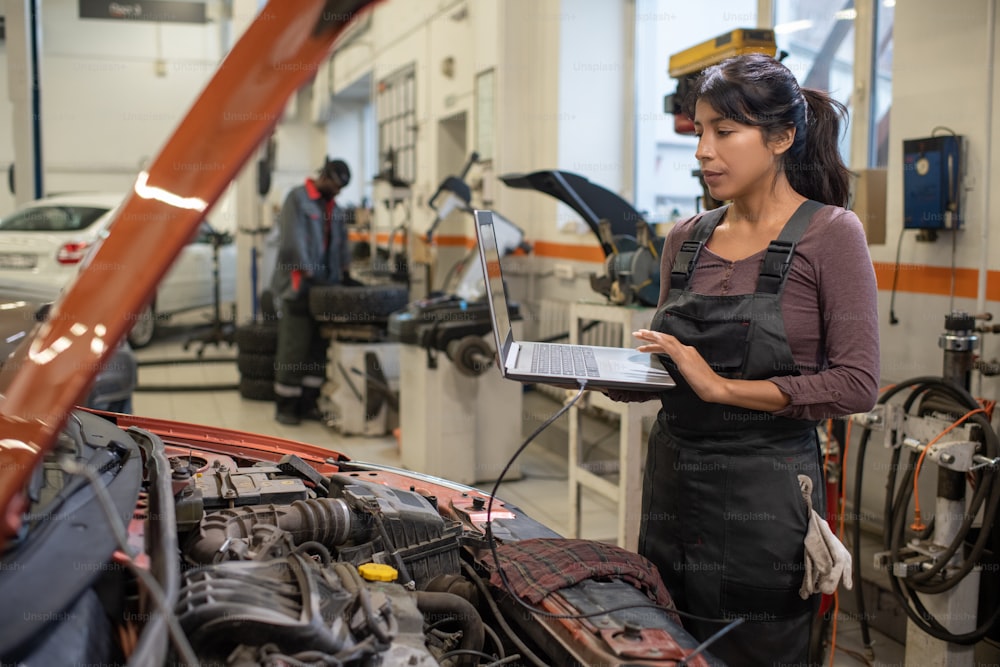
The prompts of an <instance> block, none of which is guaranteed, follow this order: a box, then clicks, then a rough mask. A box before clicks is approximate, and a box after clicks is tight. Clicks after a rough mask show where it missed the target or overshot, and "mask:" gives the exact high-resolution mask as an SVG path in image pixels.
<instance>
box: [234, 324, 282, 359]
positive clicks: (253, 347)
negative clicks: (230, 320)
mask: <svg viewBox="0 0 1000 667" xmlns="http://www.w3.org/2000/svg"><path fill="white" fill-rule="evenodd" d="M235 339H236V347H237V348H238V349H239V351H240V354H244V353H246V354H270V355H272V356H273V355H274V353H275V351H276V350H277V349H278V327H276V326H274V325H273V324H256V323H254V324H244V325H243V326H241V327H238V328H237V329H236V334H235Z"/></svg>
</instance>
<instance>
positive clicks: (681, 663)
mask: <svg viewBox="0 0 1000 667" xmlns="http://www.w3.org/2000/svg"><path fill="white" fill-rule="evenodd" d="M742 622H743V619H742V618H737V619H734V620H733V621H732V622H731V623H730V624H729V625H727V626H726V627H724V628H722V629H721V630H719V631H718V632H716V633H715V634H714V635H712V636H711V637H709V638H708V639H706V640H705V641H703V642H702V643H700V644H698V646H696V647H695V649H694V650H693V651H691V652H690V653H688V654H687V655H686V656H684V657H683V658H681V659H680V660H679V661H678V662H677V667H687V664H688V660H690V659H691V658H695V657H697V656H699V655H701V653H702V652H703V651H704V650H705V649H707V648H708V647H709V646H711V645H712V644H713V643H714V642H715V641H716V640H717V639H719V638H721V637H722V636H723V635H725V634H726V633H727V632H729V631H730V630H732V629H733V628H735V627H736V626H737V625H739V624H740V623H742Z"/></svg>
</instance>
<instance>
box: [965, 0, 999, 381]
mask: <svg viewBox="0 0 1000 667" xmlns="http://www.w3.org/2000/svg"><path fill="white" fill-rule="evenodd" d="M996 14H997V3H996V0H989V2H987V3H986V34H987V37H986V90H985V91H984V92H985V98H986V108H985V113H986V136H985V137H983V180H982V183H983V188H982V190H983V213H982V220H981V221H980V225H979V279H978V282H977V285H976V312H977V313H982V312H985V311H986V278H987V275H988V273H989V267H990V243H989V241H990V191H991V188H990V182H991V178H992V173H991V172H992V161H993V155H992V152H993V151H992V148H991V147H992V145H993V78H994V77H995V76H996V74H995V73H994V71H993V59H994V57H995V56H994V51H995V44H996ZM966 159H968V158H966ZM982 390H983V377H982V375H979V376H978V377H977V378H976V395H977V396H982Z"/></svg>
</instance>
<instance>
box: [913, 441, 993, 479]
mask: <svg viewBox="0 0 1000 667" xmlns="http://www.w3.org/2000/svg"><path fill="white" fill-rule="evenodd" d="M928 442H929V440H928ZM977 444H978V443H976V442H973V441H971V440H950V441H948V442H936V443H934V444H933V445H931V446H930V448H928V449H927V454H926V456H925V457H924V458H925V459H930V460H931V461H934V463H937V464H938V465H939V466H941V467H942V468H948V469H949V470H954V471H956V472H967V471H969V470H972V461H973V456H974V454H975V453H976V446H977ZM903 445H904V446H906V447H909V448H910V449H913V450H915V451H923V449H924V448H925V447H926V446H927V443H926V442H922V441H920V440H917V439H916V438H912V437H905V438H903Z"/></svg>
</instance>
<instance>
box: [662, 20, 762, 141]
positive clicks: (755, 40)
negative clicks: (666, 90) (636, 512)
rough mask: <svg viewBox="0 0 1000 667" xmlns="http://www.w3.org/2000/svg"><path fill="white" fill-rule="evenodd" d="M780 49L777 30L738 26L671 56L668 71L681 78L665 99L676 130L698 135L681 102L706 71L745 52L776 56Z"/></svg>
mask: <svg viewBox="0 0 1000 667" xmlns="http://www.w3.org/2000/svg"><path fill="white" fill-rule="evenodd" d="M777 52H778V46H777V44H775V41H774V31H773V30H767V29H763V28H737V29H736V30H731V31H729V32H727V33H725V34H722V35H719V36H718V37H715V38H713V39H709V40H706V41H704V42H702V43H701V44H696V45H695V46H692V47H690V48H687V49H684V50H683V51H680V52H678V53H675V54H674V55H672V56H670V61H669V65H668V68H667V72H668V73H669V74H670V76H671V77H673V78H675V79H677V90H676V91H675V92H674V93H671V94H670V95H667V96H666V97H664V98H663V111H664V112H666V113H669V114H673V115H674V131H675V132H677V133H678V134H694V125H693V124H692V123H691V119H690V118H687V117H686V116H685V115H684V113H683V112H682V111H681V104H682V102H683V100H684V97H685V96H686V95H687V93H688V91H689V90H690V89H691V86H692V84H694V82H695V80H696V79H697V78H698V75H699V74H701V72H702V70H704V69H705V68H706V67H711V66H712V65H715V64H716V63H720V62H722V61H723V60H725V59H726V58H732V57H733V56H738V55H741V54H744V53H763V54H766V55H769V56H772V57H773V56H774V55H775V54H776V53H777Z"/></svg>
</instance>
